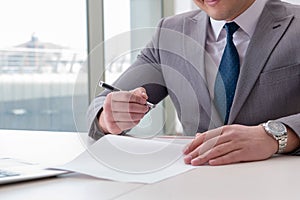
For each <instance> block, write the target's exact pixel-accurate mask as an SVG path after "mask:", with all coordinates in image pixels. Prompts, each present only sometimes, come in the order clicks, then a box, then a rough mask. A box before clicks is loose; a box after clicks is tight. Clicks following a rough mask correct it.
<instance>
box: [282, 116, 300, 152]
mask: <svg viewBox="0 0 300 200" xmlns="http://www.w3.org/2000/svg"><path fill="white" fill-rule="evenodd" d="M277 121H280V122H282V123H284V124H285V125H287V126H288V127H289V128H291V129H292V130H293V131H294V132H295V133H296V134H297V135H298V137H299V138H300V113H298V114H295V115H291V116H288V117H283V118H280V119H278V120H277ZM291 154H292V155H300V148H298V149H296V150H295V151H294V152H292V153H291Z"/></svg>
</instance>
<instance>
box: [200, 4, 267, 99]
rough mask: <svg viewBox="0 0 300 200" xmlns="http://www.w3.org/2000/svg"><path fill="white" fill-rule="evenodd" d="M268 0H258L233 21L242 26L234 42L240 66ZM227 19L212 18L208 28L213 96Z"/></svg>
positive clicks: (207, 62)
mask: <svg viewBox="0 0 300 200" xmlns="http://www.w3.org/2000/svg"><path fill="white" fill-rule="evenodd" d="M267 1H268V0H256V1H254V3H253V4H252V5H251V6H250V7H249V8H248V9H247V10H246V11H245V12H243V13H242V14H241V15H239V16H238V17H236V18H235V19H234V20H233V21H234V22H235V23H236V24H238V25H239V26H240V28H239V29H238V30H237V31H236V32H235V33H234V35H233V42H234V44H235V46H236V48H237V51H238V53H239V57H240V66H242V64H243V61H244V58H245V55H246V51H247V48H248V45H249V43H250V39H251V37H252V36H253V34H254V31H255V28H256V24H257V22H258V19H259V17H260V15H261V13H262V11H263V9H264V7H265V4H266V2H267ZM225 23H227V21H217V20H214V19H212V18H210V23H209V26H208V30H207V40H206V44H205V45H206V46H205V50H206V55H205V69H206V70H205V71H206V80H207V84H208V90H209V93H210V96H211V98H212V99H213V97H214V85H215V79H216V75H217V72H218V68H219V65H220V62H221V58H222V55H223V51H224V49H225V46H226V30H225V29H224V28H223V27H224V25H225Z"/></svg>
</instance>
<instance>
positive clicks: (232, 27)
mask: <svg viewBox="0 0 300 200" xmlns="http://www.w3.org/2000/svg"><path fill="white" fill-rule="evenodd" d="M224 27H225V29H226V32H227V35H228V36H230V37H232V35H233V34H234V33H235V32H236V31H237V30H238V29H239V25H237V24H236V23H235V22H230V23H226V24H225V26H224Z"/></svg>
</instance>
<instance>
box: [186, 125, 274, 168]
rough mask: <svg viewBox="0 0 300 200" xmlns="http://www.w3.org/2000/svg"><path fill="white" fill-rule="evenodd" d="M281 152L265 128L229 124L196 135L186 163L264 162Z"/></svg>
mask: <svg viewBox="0 0 300 200" xmlns="http://www.w3.org/2000/svg"><path fill="white" fill-rule="evenodd" d="M277 150H278V142H277V141H276V140H275V139H274V138H272V137H271V136H269V135H268V134H266V132H265V130H264V128H263V127H262V126H251V127H250V126H242V125H228V126H223V127H220V128H217V129H214V130H210V131H207V132H205V133H203V134H197V135H196V137H195V139H194V140H193V141H192V142H191V143H190V144H189V145H188V146H187V147H186V149H185V150H184V154H186V156H185V158H184V161H185V163H186V164H191V165H203V164H205V163H208V164H210V165H225V164H231V163H238V162H243V161H256V160H264V159H267V158H269V157H271V156H272V155H273V154H274V153H276V152H277Z"/></svg>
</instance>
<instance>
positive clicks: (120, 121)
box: [99, 87, 149, 134]
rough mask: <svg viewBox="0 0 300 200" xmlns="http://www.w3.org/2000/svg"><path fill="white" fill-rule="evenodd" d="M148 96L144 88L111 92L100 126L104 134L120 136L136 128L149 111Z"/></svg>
mask: <svg viewBox="0 0 300 200" xmlns="http://www.w3.org/2000/svg"><path fill="white" fill-rule="evenodd" d="M147 99H148V96H147V94H146V90H145V89H144V88H142V87H139V88H136V89H134V90H132V91H129V92H127V91H120V92H111V93H109V94H108V95H107V97H106V99H105V101H104V105H103V111H102V112H101V114H100V117H99V125H100V127H101V129H102V131H104V133H111V134H120V133H121V132H122V131H125V130H128V129H131V128H133V127H134V126H136V125H137V124H138V123H139V122H140V120H141V119H142V118H143V117H144V115H145V114H146V113H147V112H148V111H149V107H148V106H147V105H146V101H147Z"/></svg>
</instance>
